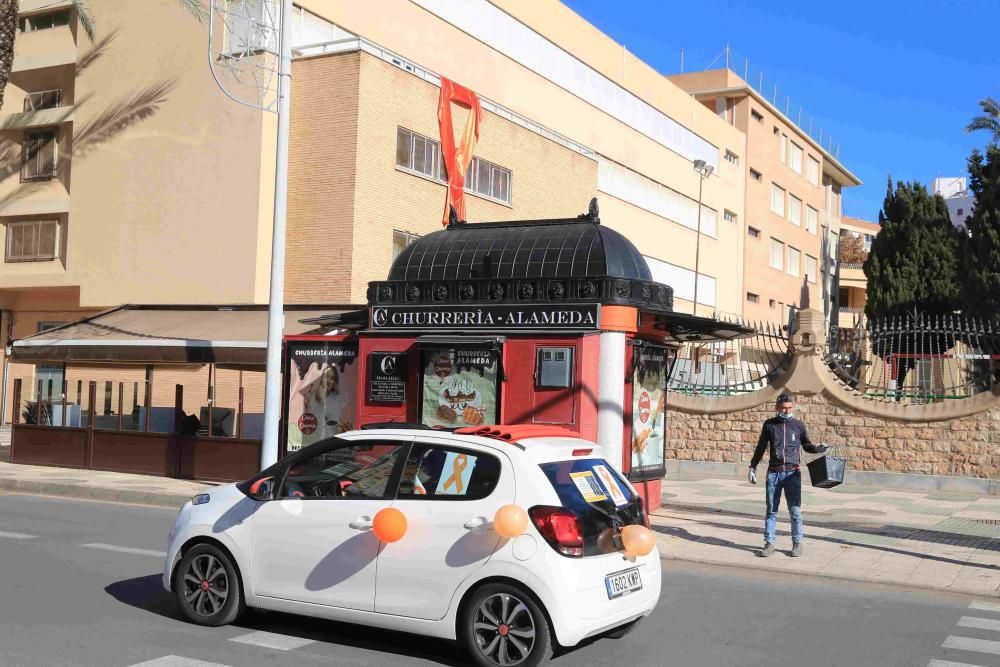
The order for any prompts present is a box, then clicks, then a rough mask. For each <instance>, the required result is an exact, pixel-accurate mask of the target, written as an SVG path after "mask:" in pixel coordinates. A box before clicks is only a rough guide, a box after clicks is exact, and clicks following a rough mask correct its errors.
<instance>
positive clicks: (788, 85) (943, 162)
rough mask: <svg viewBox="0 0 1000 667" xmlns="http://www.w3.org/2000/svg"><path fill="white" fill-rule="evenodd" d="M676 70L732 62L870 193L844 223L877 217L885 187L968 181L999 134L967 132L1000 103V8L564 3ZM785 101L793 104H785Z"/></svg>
mask: <svg viewBox="0 0 1000 667" xmlns="http://www.w3.org/2000/svg"><path fill="white" fill-rule="evenodd" d="M563 1H564V2H565V3H566V4H567V5H568V6H569V7H571V8H572V9H573V10H574V11H575V12H577V13H578V14H580V15H581V16H582V17H583V18H585V19H586V20H587V21H589V22H590V23H592V24H593V25H595V26H596V27H597V28H598V29H600V30H601V31H602V32H604V33H605V34H606V35H608V36H610V37H611V38H612V39H614V40H615V41H617V42H619V43H621V44H624V45H625V47H626V48H627V49H628V50H629V51H630V52H631V53H633V54H634V55H636V56H638V57H639V58H641V59H642V60H644V61H646V63H648V64H649V65H651V66H652V67H654V68H655V69H657V70H658V71H660V72H661V73H663V74H667V75H669V74H676V73H679V72H680V71H681V50H682V49H683V51H684V69H683V71H685V72H691V71H698V70H703V69H709V68H716V67H722V66H724V65H725V49H726V45H727V43H728V44H729V48H730V54H731V55H730V67H731V68H732V69H733V70H734V71H736V73H737V74H739V75H740V76H743V73H744V71H745V70H746V68H747V62H748V61H749V69H748V76H747V79H748V81H750V83H752V84H753V85H754V86H755V87H757V86H759V85H760V76H761V74H762V73H763V91H764V92H765V93H766V95H767V97H768V99H771V98H772V96H773V93H774V86H775V85H777V87H778V93H777V104H776V106H778V107H779V108H780V109H782V110H785V108H786V104H788V109H789V113H788V115H789V117H790V118H791V119H792V120H793V121H798V119H799V118H800V116H799V109H800V108H801V109H802V111H801V119H802V120H801V127H803V128H804V129H807V130H808V129H809V126H810V123H811V124H812V130H813V131H812V134H813V136H814V138H818V136H819V131H820V128H822V131H823V142H822V143H823V146H824V147H829V145H828V142H829V140H830V139H831V138H832V141H833V143H832V148H833V150H837V147H838V146H839V159H840V162H841V163H842V164H843V165H844V166H845V167H846V168H847V169H849V170H850V171H851V172H852V173H854V174H855V175H856V176H857V177H858V178H860V179H861V181H862V182H863V185H862V186H860V187H855V188H848V189H846V190H845V191H844V197H843V212H844V214H845V215H849V216H853V217H858V218H863V219H865V220H871V221H875V222H877V221H878V213H879V209H880V208H881V207H882V201H883V199H884V198H885V192H886V180H887V178H889V177H890V176H891V177H892V179H893V182H895V181H900V180H902V181H919V182H920V183H922V184H924V185H927V186H929V185H930V182H931V181H932V180H933V179H934V178H935V177H938V176H966V175H967V171H966V159H967V158H968V156H969V154H970V153H971V152H972V149H973V148H974V147H979V148H980V149H982V147H984V146H985V145H986V142H987V140H988V136H987V135H986V133H983V132H979V133H973V134H966V132H965V131H964V128H965V126H966V125H967V124H968V122H969V120H970V119H971V118H972V117H973V116H974V115H976V114H977V113H979V106H978V104H977V103H978V101H979V100H981V99H983V98H984V97H986V96H992V97H994V98H996V97H1000V49H996V48H993V47H992V46H991V44H993V43H995V39H996V31H997V27H998V26H1000V1H997V0H969V1H966V2H956V1H954V0H941V1H937V2H931V1H930V0H912V1H910V2H900V1H899V0H868V1H867V2H855V1H854V0H849V1H847V2H840V3H835V2H830V3H812V2H801V1H799V2H787V1H786V0H772V1H770V2H764V1H762V0H756V1H754V2H741V1H738V0H713V1H710V2H681V1H679V0H659V1H657V0H619V1H618V2H614V1H609V0H563ZM786 99H790V101H788V102H786Z"/></svg>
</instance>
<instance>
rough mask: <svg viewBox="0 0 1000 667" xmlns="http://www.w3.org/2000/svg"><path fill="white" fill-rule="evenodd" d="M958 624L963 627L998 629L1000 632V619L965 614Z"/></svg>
mask: <svg viewBox="0 0 1000 667" xmlns="http://www.w3.org/2000/svg"><path fill="white" fill-rule="evenodd" d="M958 624H959V625H960V626H961V627H963V628H978V629H979V630H996V631H998V632H1000V621H998V620H995V619H992V618H977V617H975V616H963V617H962V618H960V619H959V620H958Z"/></svg>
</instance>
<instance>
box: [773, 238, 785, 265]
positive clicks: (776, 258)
mask: <svg viewBox="0 0 1000 667" xmlns="http://www.w3.org/2000/svg"><path fill="white" fill-rule="evenodd" d="M771 268H772V269H778V270H779V271H780V270H783V269H784V268H785V244H784V243H782V242H781V241H779V240H778V239H771Z"/></svg>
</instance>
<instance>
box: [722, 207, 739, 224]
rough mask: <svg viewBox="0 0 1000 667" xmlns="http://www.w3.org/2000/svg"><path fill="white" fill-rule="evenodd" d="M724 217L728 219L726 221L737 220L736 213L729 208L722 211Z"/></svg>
mask: <svg viewBox="0 0 1000 667" xmlns="http://www.w3.org/2000/svg"><path fill="white" fill-rule="evenodd" d="M722 217H723V218H724V219H725V220H726V222H736V214H735V213H733V212H732V211H730V210H729V209H728V208H727V209H726V210H725V211H724V212H723V213H722Z"/></svg>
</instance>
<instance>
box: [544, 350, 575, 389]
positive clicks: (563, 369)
mask: <svg viewBox="0 0 1000 667" xmlns="http://www.w3.org/2000/svg"><path fill="white" fill-rule="evenodd" d="M535 386H537V387H572V386H573V348H571V347H540V348H538V360H537V366H536V368H535Z"/></svg>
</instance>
